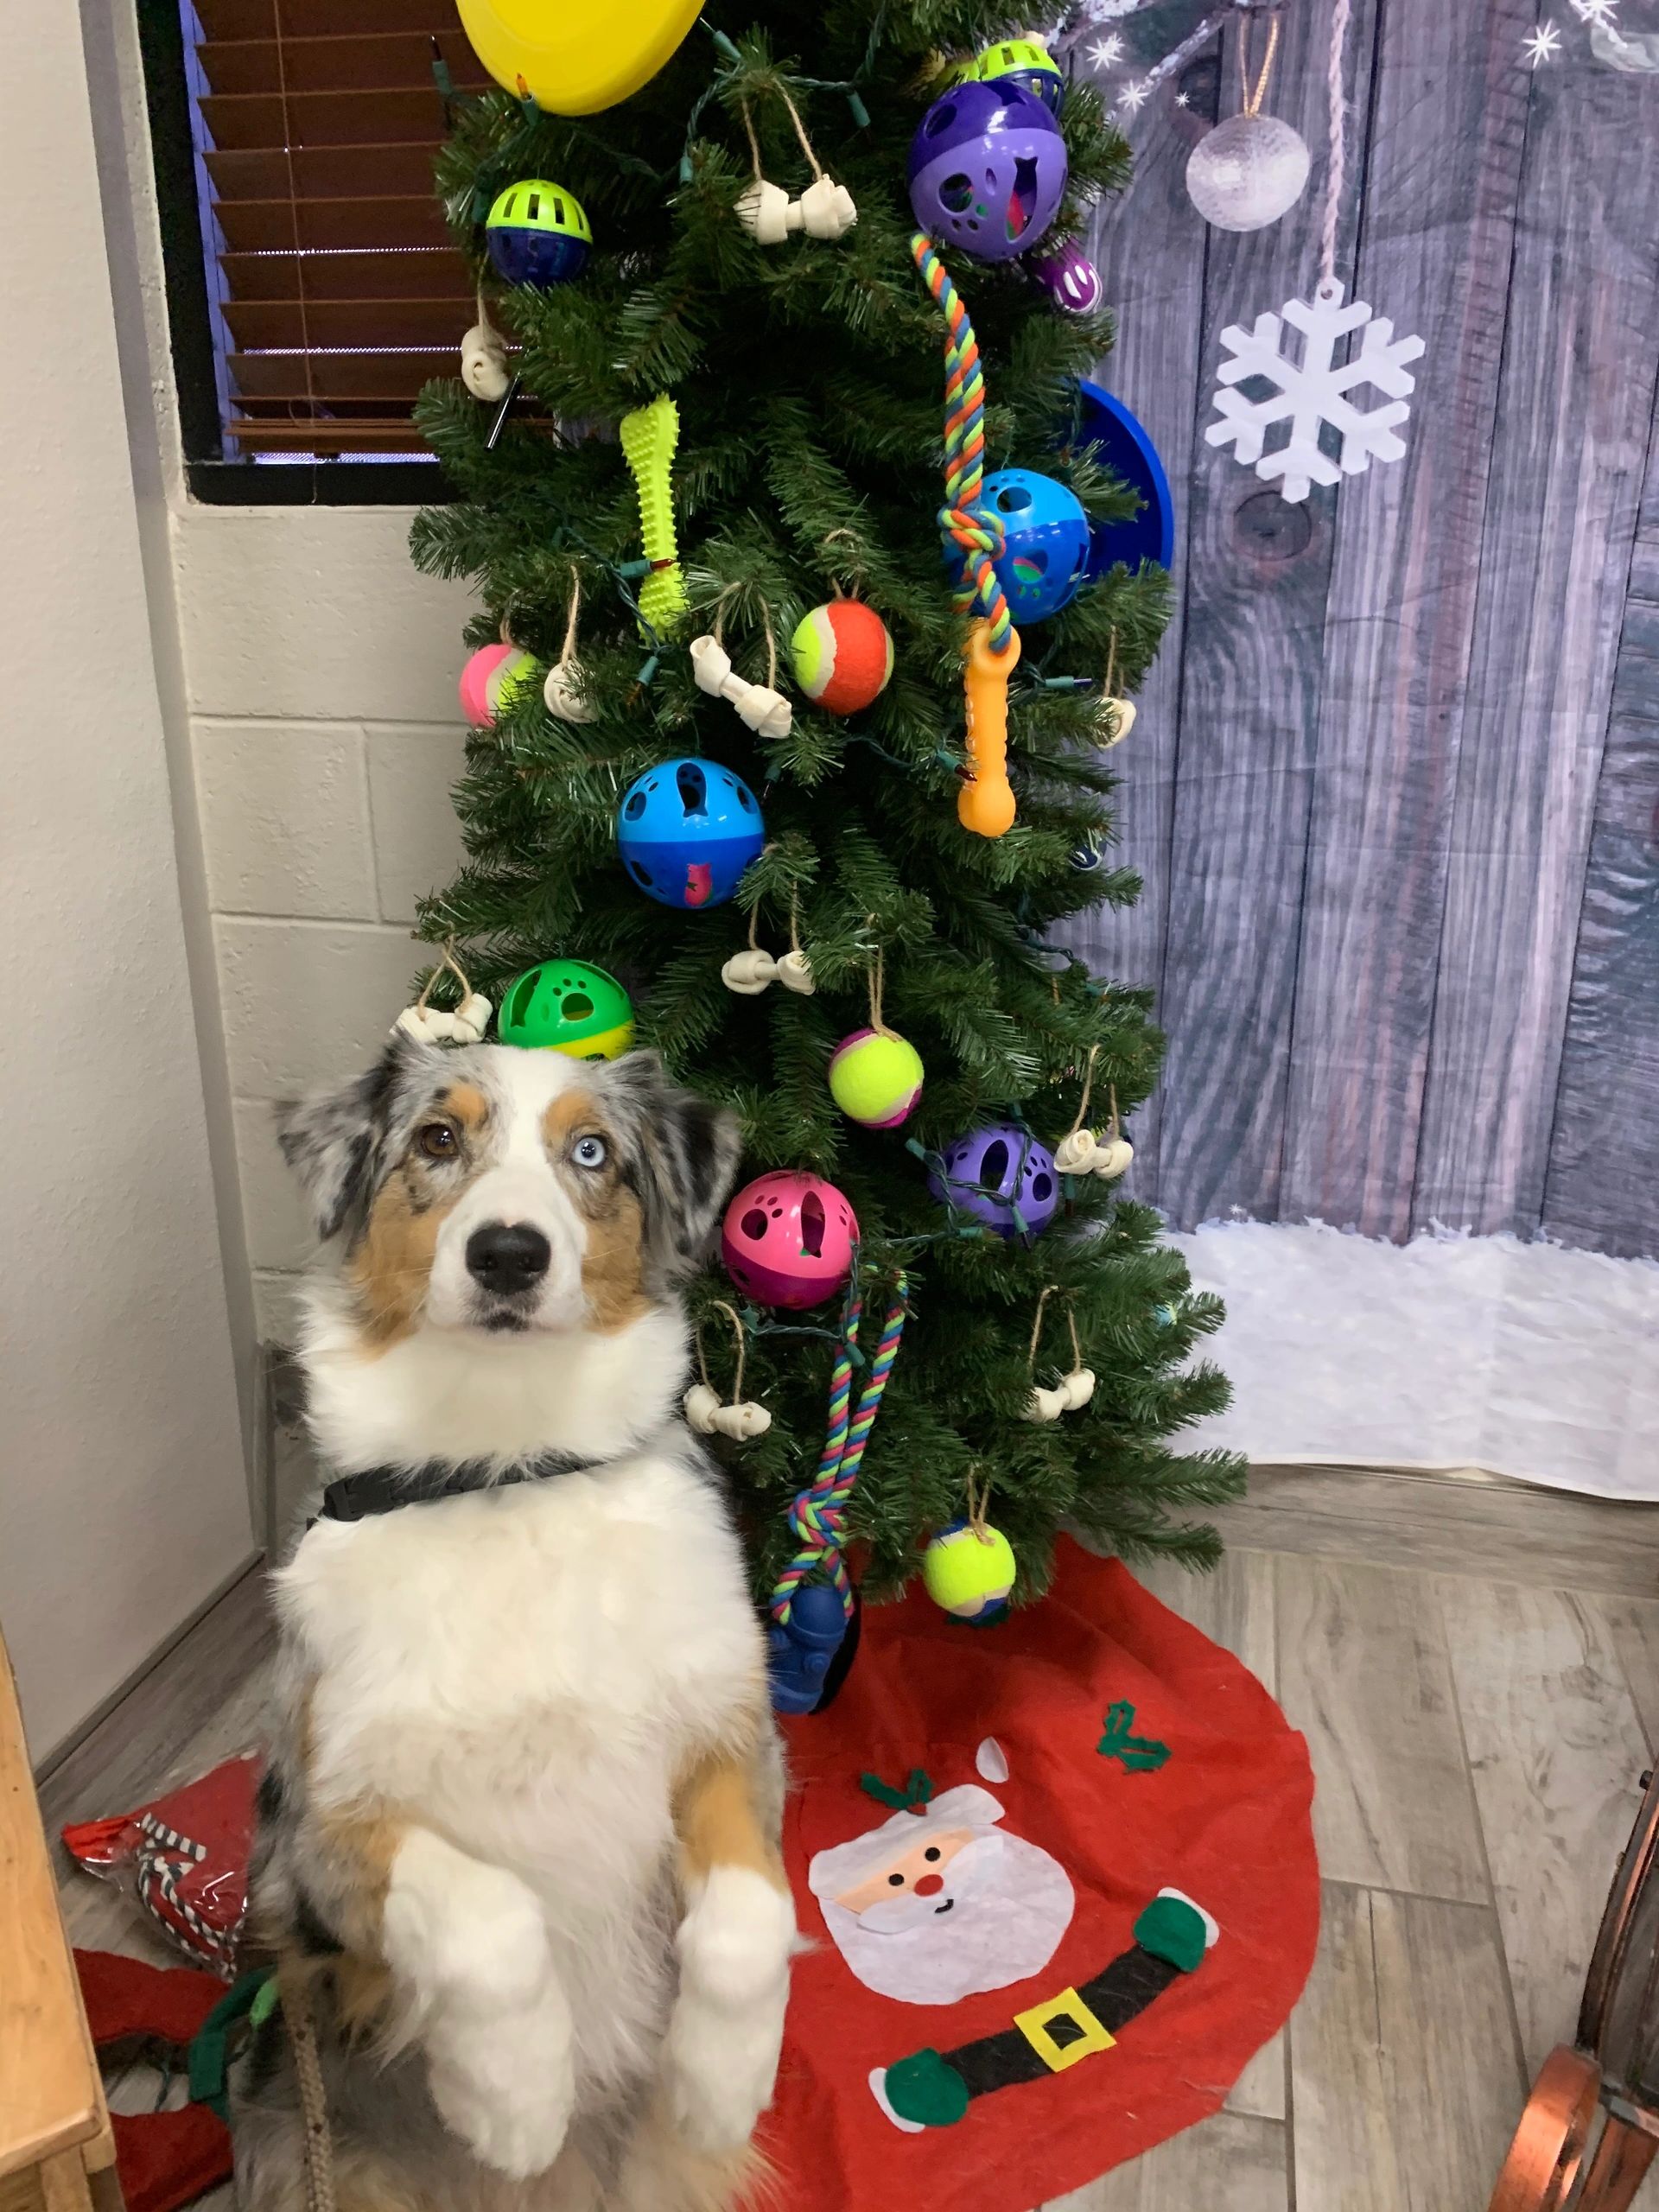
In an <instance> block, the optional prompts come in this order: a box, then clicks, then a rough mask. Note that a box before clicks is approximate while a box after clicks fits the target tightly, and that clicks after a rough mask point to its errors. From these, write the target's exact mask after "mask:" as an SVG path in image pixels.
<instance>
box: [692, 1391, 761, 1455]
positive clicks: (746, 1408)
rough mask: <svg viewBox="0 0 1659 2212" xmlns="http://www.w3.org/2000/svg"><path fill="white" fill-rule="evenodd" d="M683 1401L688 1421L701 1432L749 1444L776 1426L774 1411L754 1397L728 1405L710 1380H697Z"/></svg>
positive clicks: (701, 1433)
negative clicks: (770, 1412)
mask: <svg viewBox="0 0 1659 2212" xmlns="http://www.w3.org/2000/svg"><path fill="white" fill-rule="evenodd" d="M683 1404H684V1407H685V1418H686V1421H687V1424H688V1426H689V1427H691V1428H693V1429H695V1430H696V1433H697V1434H698V1435H699V1436H729V1437H731V1438H732V1439H733V1440H734V1442H736V1443H739V1444H747V1443H749V1442H751V1441H752V1440H753V1439H754V1438H755V1437H757V1436H764V1435H765V1434H766V1431H767V1430H768V1429H769V1428H770V1427H772V1415H771V1414H769V1413H768V1412H767V1411H766V1408H765V1407H764V1406H762V1405H757V1404H756V1402H755V1401H754V1400H753V1398H747V1399H743V1400H741V1401H740V1402H737V1403H735V1404H733V1405H729V1406H728V1405H727V1404H726V1403H725V1402H724V1401H723V1400H722V1399H721V1395H720V1393H719V1391H718V1390H716V1389H714V1388H713V1386H712V1385H711V1384H709V1383H693V1384H692V1385H691V1388H690V1389H689V1390H688V1391H687V1392H686V1394H685V1397H684V1399H683Z"/></svg>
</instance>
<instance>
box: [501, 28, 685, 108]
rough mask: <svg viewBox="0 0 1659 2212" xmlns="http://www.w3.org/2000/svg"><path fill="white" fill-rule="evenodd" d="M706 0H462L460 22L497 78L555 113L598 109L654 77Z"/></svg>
mask: <svg viewBox="0 0 1659 2212" xmlns="http://www.w3.org/2000/svg"><path fill="white" fill-rule="evenodd" d="M701 7H702V0H629V3H628V5H627V6H626V8H617V7H614V6H609V5H607V4H604V0H460V8H461V29H463V30H464V31H465V32H466V34H467V37H468V39H469V40H470V41H472V47H473V51H474V54H477V56H478V58H479V60H480V61H481V62H482V63H483V64H484V67H486V69H487V70H488V71H489V73H490V74H491V76H492V77H493V78H494V79H495V81H496V83H497V84H498V85H501V86H505V89H506V90H507V91H508V92H517V93H518V97H519V99H532V100H534V101H535V103H536V105H537V107H539V108H541V109H543V111H544V112H545V113H547V114H549V115H597V114H598V113H599V112H600V111H601V109H603V108H607V107H614V106H615V105H616V104H617V102H618V101H619V100H625V99H627V98H628V97H629V95H630V94H631V93H632V92H638V91H639V87H640V86H641V85H644V84H647V83H649V82H650V80H651V79H652V78H653V77H654V76H655V75H656V74H657V72H658V70H659V69H660V68H661V67H663V65H664V62H666V61H667V60H669V59H670V58H671V55H672V54H673V53H674V51H675V49H676V48H677V46H678V45H679V43H680V41H681V40H682V39H683V37H684V36H685V35H686V33H687V32H688V31H689V30H690V28H691V26H692V24H693V23H694V22H696V20H697V16H698V13H699V11H700V10H701Z"/></svg>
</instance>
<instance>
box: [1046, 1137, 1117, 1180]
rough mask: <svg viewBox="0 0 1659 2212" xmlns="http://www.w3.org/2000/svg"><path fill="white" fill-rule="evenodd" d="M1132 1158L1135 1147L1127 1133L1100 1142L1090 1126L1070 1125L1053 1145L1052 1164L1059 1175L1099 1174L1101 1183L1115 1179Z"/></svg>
mask: <svg viewBox="0 0 1659 2212" xmlns="http://www.w3.org/2000/svg"><path fill="white" fill-rule="evenodd" d="M1134 1161H1135V1147H1134V1146H1133V1145H1132V1144H1131V1143H1130V1142H1129V1141H1128V1138H1127V1137H1108V1138H1106V1139H1105V1141H1102V1140H1101V1139H1100V1138H1099V1137H1097V1136H1096V1135H1095V1133H1094V1131H1093V1130H1092V1129H1073V1130H1072V1131H1071V1135H1069V1136H1064V1137H1062V1138H1061V1139H1060V1141H1059V1142H1058V1144H1057V1145H1056V1146H1055V1147H1054V1165H1055V1166H1057V1167H1058V1169H1059V1171H1060V1173H1061V1174H1062V1175H1098V1176H1099V1178H1100V1179H1101V1180H1102V1182H1103V1183H1116V1180H1117V1179H1118V1177H1119V1176H1120V1175H1127V1174H1128V1171H1129V1169H1130V1167H1131V1166H1133V1165H1134Z"/></svg>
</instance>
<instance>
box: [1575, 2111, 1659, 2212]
mask: <svg viewBox="0 0 1659 2212" xmlns="http://www.w3.org/2000/svg"><path fill="white" fill-rule="evenodd" d="M1655 2152H1659V2140H1656V2139H1655V2138H1654V2137H1652V2136H1651V2135H1644V2134H1643V2133H1642V2130H1641V2129H1640V2128H1639V2127H1630V2126H1626V2125H1625V2123H1624V2121H1623V2120H1609V2121H1608V2123H1607V2125H1606V2126H1605V2127H1604V2128H1603V2129H1602V2131H1601V2140H1600V2142H1599V2143H1598V2144H1597V2145H1596V2155H1595V2157H1594V2158H1592V2160H1591V2161H1590V2171H1589V2172H1588V2173H1587V2174H1586V2176H1585V2177H1584V2193H1583V2195H1582V2196H1580V2199H1579V2212H1628V2207H1629V2205H1630V2202H1631V2200H1632V2198H1633V2197H1634V2196H1635V2195H1636V2192H1637V2190H1638V2189H1640V2188H1641V2186H1642V2183H1643V2178H1644V2177H1645V2176H1646V2174H1647V2171H1648V2168H1649V2166H1650V2165H1651V2164H1653V2159H1654V2153H1655Z"/></svg>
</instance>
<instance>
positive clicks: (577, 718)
mask: <svg viewBox="0 0 1659 2212" xmlns="http://www.w3.org/2000/svg"><path fill="white" fill-rule="evenodd" d="M575 673H576V664H575V662H574V661H568V660H556V661H555V662H554V664H553V665H552V667H551V668H550V669H549V670H548V671H547V681H546V683H543V686H542V697H543V701H544V702H545V703H546V707H547V711H548V713H549V714H550V715H554V716H555V717H556V719H557V720H558V721H562V722H590V721H593V719H594V709H593V708H592V707H590V706H589V705H588V702H587V700H586V699H584V698H583V697H582V694H581V692H580V691H578V690H576V688H575V683H574V682H573V680H572V679H573V678H574V677H575Z"/></svg>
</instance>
